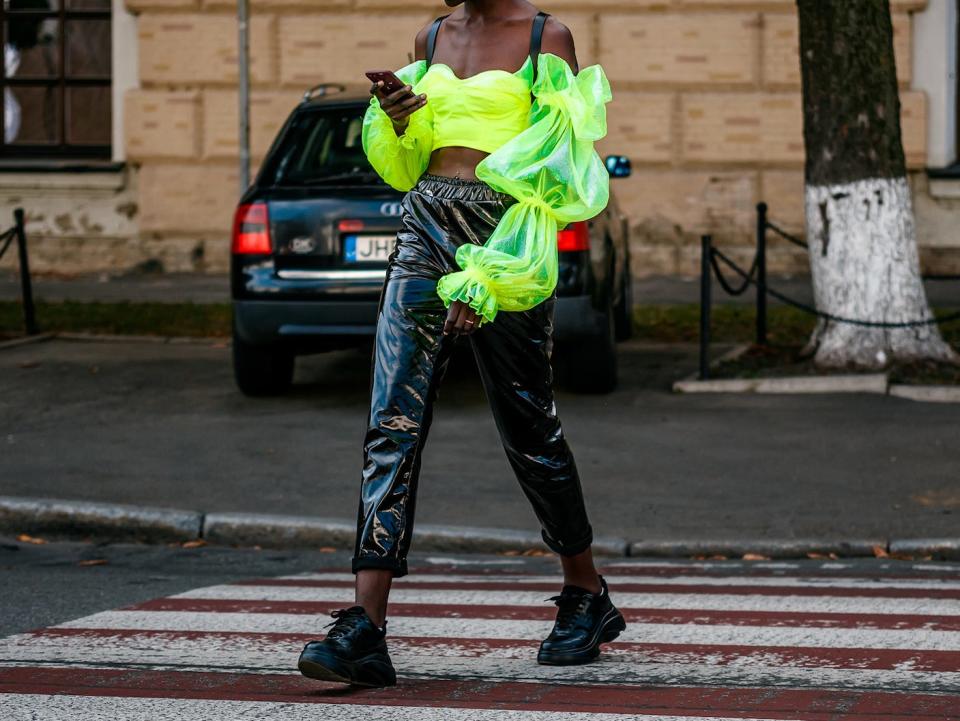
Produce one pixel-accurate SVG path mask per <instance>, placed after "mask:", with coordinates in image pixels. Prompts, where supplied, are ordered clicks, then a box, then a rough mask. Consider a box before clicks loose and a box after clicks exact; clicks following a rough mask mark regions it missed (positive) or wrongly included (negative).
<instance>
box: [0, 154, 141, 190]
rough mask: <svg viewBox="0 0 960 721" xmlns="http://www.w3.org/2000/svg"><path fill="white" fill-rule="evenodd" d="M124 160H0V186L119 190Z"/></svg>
mask: <svg viewBox="0 0 960 721" xmlns="http://www.w3.org/2000/svg"><path fill="white" fill-rule="evenodd" d="M126 167H127V166H126V163H117V162H112V161H84V160H73V161H64V160H39V161H26V160H0V189H4V190H13V189H20V190H25V189H28V188H39V189H51V190H52V189H57V190H72V189H76V190H119V189H121V188H123V187H124V186H125V185H126V172H125V171H126Z"/></svg>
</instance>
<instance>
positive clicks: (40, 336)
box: [0, 333, 57, 350]
mask: <svg viewBox="0 0 960 721" xmlns="http://www.w3.org/2000/svg"><path fill="white" fill-rule="evenodd" d="M56 336H57V334H56V333H37V334H36V335H25V336H23V337H22V338H11V339H10V340H5V341H3V342H2V343H0V350H4V349H6V348H16V347H18V346H21V345H30V344H31V343H40V342H41V341H45V340H52V339H53V338H56Z"/></svg>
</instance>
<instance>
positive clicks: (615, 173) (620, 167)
mask: <svg viewBox="0 0 960 721" xmlns="http://www.w3.org/2000/svg"><path fill="white" fill-rule="evenodd" d="M604 162H605V163H606V165H607V172H608V173H610V177H611V178H626V177H627V176H628V175H630V158H628V157H627V156H626V155H608V156H607V157H606V159H605V160H604Z"/></svg>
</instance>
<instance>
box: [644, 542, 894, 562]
mask: <svg viewBox="0 0 960 721" xmlns="http://www.w3.org/2000/svg"><path fill="white" fill-rule="evenodd" d="M876 546H880V547H881V548H883V549H884V550H886V548H887V540H886V539H885V538H838V539H817V538H786V539H777V538H756V539H730V540H702V541H684V540H677V541H657V540H649V541H636V542H634V543H631V544H630V548H629V552H628V554H627V555H630V556H728V557H741V556H744V555H746V554H748V553H756V554H759V555H763V556H769V557H770V558H805V557H806V556H807V554H808V553H818V554H823V555H829V554H831V553H835V554H836V555H838V556H846V557H854V556H871V557H872V556H873V555H874V550H873V549H874V548H875V547H876Z"/></svg>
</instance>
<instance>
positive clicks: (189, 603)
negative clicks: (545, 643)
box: [126, 597, 960, 631]
mask: <svg viewBox="0 0 960 721" xmlns="http://www.w3.org/2000/svg"><path fill="white" fill-rule="evenodd" d="M343 605H344V601H343V600H341V601H266V600H246V599H232V598H181V597H171V598H159V599H156V600H154V601H145V602H144V603H138V604H136V605H134V606H130V607H128V608H127V609H126V610H128V611H192V612H194V613H224V612H237V613H290V614H306V615H314V616H315V615H326V614H328V613H331V612H333V611H334V610H336V609H338V608H343ZM620 611H621V613H623V616H624V618H625V619H626V620H627V622H629V623H691V624H698V625H705V624H707V625H717V624H720V625H737V626H795V627H812V628H864V629H867V628H873V629H883V628H889V629H908V628H918V629H925V630H928V631H960V616H918V615H894V614H868V613H861V614H857V613H827V612H821V613H816V614H809V613H797V612H791V611H727V610H717V611H704V610H698V609H659V608H626V607H620ZM390 615H391V616H430V617H434V618H501V619H513V620H517V619H526V620H537V621H553V619H554V617H555V616H556V608H555V607H554V606H553V605H541V606H490V605H483V604H477V605H472V606H465V605H464V606H455V605H451V604H444V603H392V602H391V604H390Z"/></svg>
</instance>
